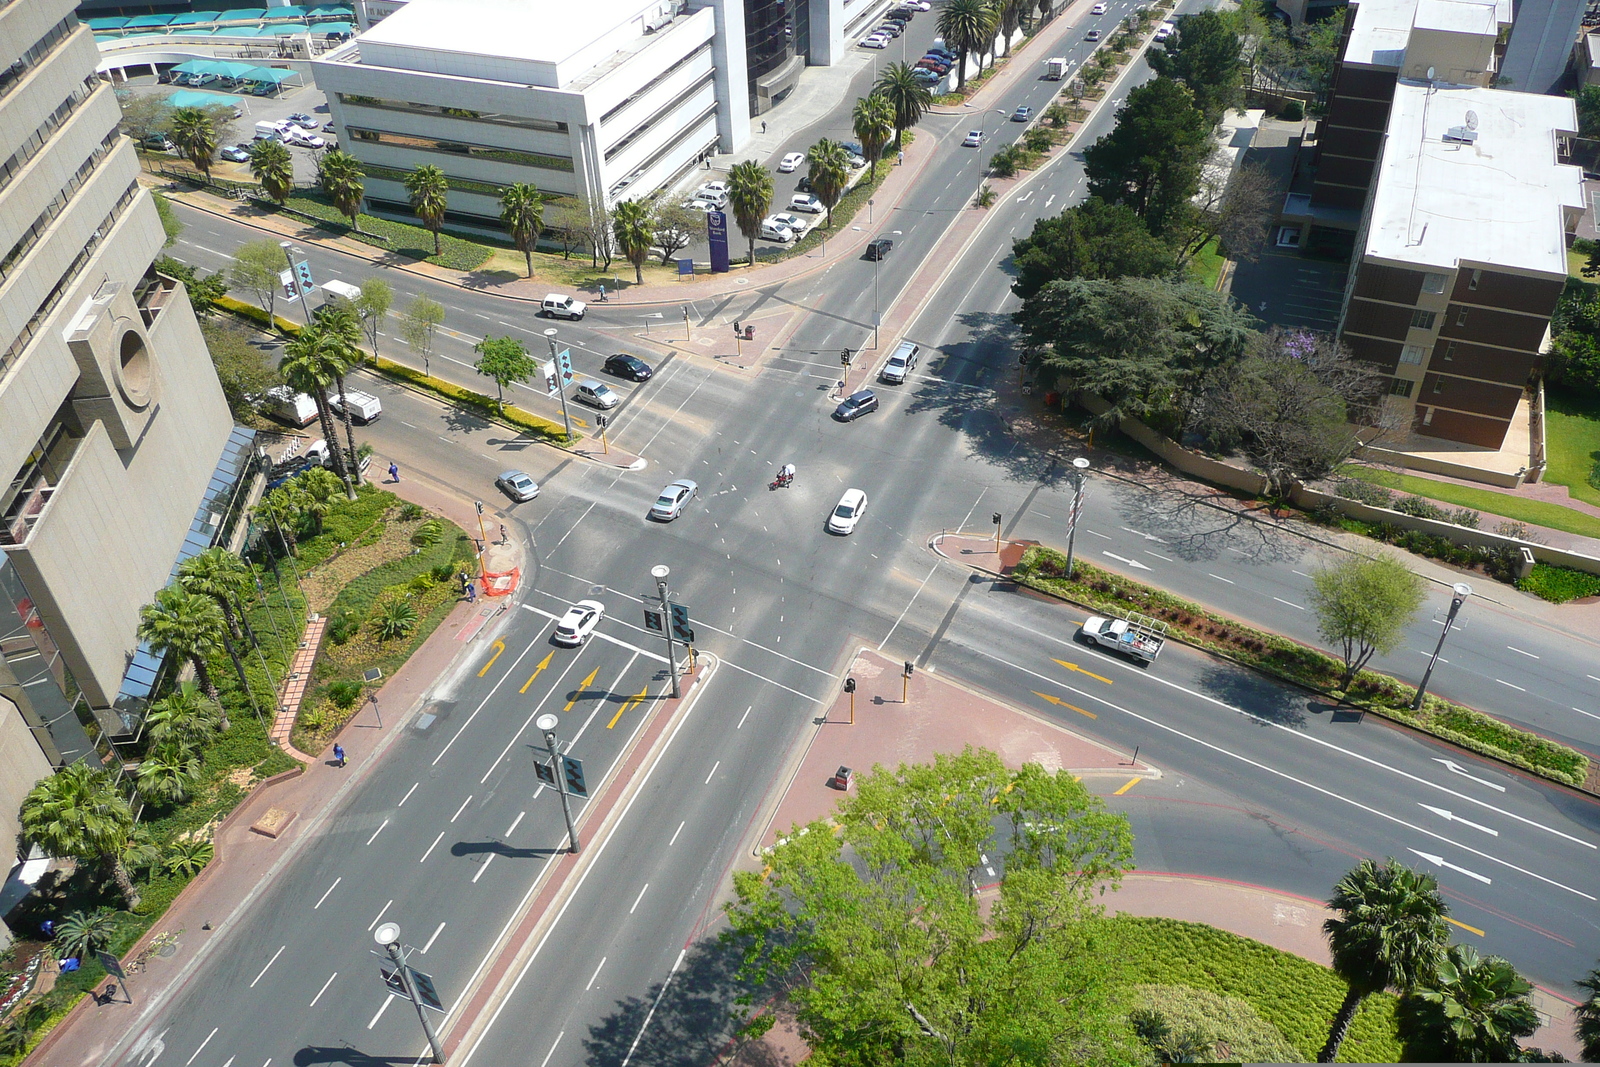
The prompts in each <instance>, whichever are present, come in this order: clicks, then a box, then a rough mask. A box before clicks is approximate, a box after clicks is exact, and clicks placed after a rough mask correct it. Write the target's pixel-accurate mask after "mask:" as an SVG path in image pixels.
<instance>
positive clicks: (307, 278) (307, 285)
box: [294, 259, 317, 293]
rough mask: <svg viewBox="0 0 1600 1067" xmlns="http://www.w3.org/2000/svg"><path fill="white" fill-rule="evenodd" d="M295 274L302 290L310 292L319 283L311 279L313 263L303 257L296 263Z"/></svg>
mask: <svg viewBox="0 0 1600 1067" xmlns="http://www.w3.org/2000/svg"><path fill="white" fill-rule="evenodd" d="M294 276H295V280H296V281H298V282H299V283H300V290H301V291H302V292H306V293H309V292H310V291H311V290H313V289H315V288H316V287H317V283H316V282H314V281H312V280H311V264H310V263H308V262H307V261H306V260H303V259H302V260H301V261H300V262H298V263H296V264H295V265H294Z"/></svg>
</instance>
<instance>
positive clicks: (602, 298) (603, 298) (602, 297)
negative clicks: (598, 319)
mask: <svg viewBox="0 0 1600 1067" xmlns="http://www.w3.org/2000/svg"><path fill="white" fill-rule="evenodd" d="M605 301H606V287H605V286H604V285H602V286H600V302H601V303H602V304H603V303H605Z"/></svg>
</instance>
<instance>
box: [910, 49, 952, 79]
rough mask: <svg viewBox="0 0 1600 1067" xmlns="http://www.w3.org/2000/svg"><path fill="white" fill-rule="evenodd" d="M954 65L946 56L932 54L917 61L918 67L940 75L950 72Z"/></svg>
mask: <svg viewBox="0 0 1600 1067" xmlns="http://www.w3.org/2000/svg"><path fill="white" fill-rule="evenodd" d="M952 65H953V64H951V62H950V61H949V60H948V59H946V58H944V56H936V55H934V54H933V53H932V52H930V53H928V54H927V55H925V56H923V57H922V58H921V59H919V60H917V66H919V67H927V68H928V69H929V70H934V71H938V72H939V73H940V74H944V73H946V72H947V71H949V69H950V68H951V66H952Z"/></svg>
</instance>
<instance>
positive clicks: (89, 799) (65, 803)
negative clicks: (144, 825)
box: [19, 761, 139, 910]
mask: <svg viewBox="0 0 1600 1067" xmlns="http://www.w3.org/2000/svg"><path fill="white" fill-rule="evenodd" d="M19 818H20V821H21V823H22V836H23V838H24V839H26V840H27V841H30V842H32V843H33V844H35V845H38V846H39V847H40V848H41V849H43V850H44V853H45V855H47V856H51V857H53V858H55V859H73V860H78V861H80V862H82V863H84V864H86V865H91V866H96V867H99V868H101V869H102V870H103V871H104V872H105V873H107V874H109V875H110V876H111V878H112V880H113V881H115V882H116V884H117V888H118V890H120V891H121V893H122V899H123V900H124V901H125V902H126V904H127V906H128V908H129V909H130V910H131V909H133V908H136V907H138V906H139V892H138V890H136V889H135V888H134V886H133V877H132V876H131V875H130V874H129V873H128V868H127V866H126V864H125V863H124V862H123V858H124V856H125V855H126V854H127V853H128V851H129V847H130V845H133V844H134V843H135V840H136V839H135V835H134V819H133V809H132V808H131V807H129V806H128V802H127V800H126V799H124V798H123V796H122V794H121V793H119V792H117V788H116V783H115V782H114V781H113V780H112V777H111V772H110V771H107V770H105V769H103V768H98V767H91V766H89V765H88V764H87V763H84V762H82V761H80V762H78V763H74V764H71V765H70V766H67V767H63V768H61V770H59V771H57V772H56V773H55V774H52V775H51V776H50V777H48V778H44V779H41V780H40V782H39V783H38V784H37V785H35V786H34V787H33V788H32V789H30V790H29V791H28V795H27V796H26V797H25V798H24V799H23V801H22V809H21V811H20V813H19Z"/></svg>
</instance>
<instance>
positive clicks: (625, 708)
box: [606, 686, 650, 730]
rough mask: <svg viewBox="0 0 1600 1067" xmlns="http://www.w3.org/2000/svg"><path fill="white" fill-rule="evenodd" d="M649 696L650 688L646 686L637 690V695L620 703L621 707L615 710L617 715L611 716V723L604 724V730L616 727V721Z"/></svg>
mask: <svg viewBox="0 0 1600 1067" xmlns="http://www.w3.org/2000/svg"><path fill="white" fill-rule="evenodd" d="M649 695H650V687H649V686H646V687H645V688H643V689H641V690H639V692H638V695H636V696H632V697H629V698H628V699H627V700H624V701H623V702H622V707H620V708H618V709H617V713H616V714H615V715H613V716H611V721H610V722H608V723H606V729H607V730H609V729H611V728H612V727H613V726H615V725H617V720H618V719H620V718H622V716H623V715H625V714H626V713H628V712H629V711H632V710H633V709H634V708H636V707H638V706H639V705H640V704H643V703H644V698H645V697H647V696H649Z"/></svg>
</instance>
